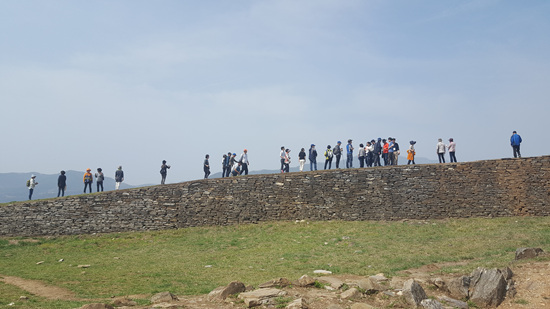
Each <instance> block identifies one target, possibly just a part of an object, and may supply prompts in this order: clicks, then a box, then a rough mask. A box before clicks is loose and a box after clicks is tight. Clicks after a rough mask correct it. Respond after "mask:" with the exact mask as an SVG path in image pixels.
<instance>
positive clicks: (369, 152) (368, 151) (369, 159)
mask: <svg viewBox="0 0 550 309" xmlns="http://www.w3.org/2000/svg"><path fill="white" fill-rule="evenodd" d="M374 157H375V154H374V140H371V141H370V142H367V146H365V165H366V166H367V167H372V165H373V164H374V160H375V159H374ZM378 160H380V158H378ZM379 163H380V162H379Z"/></svg>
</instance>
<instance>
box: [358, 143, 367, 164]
mask: <svg viewBox="0 0 550 309" xmlns="http://www.w3.org/2000/svg"><path fill="white" fill-rule="evenodd" d="M357 159H359V167H365V145H363V144H359V151H357Z"/></svg>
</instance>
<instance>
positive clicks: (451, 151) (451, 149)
mask: <svg viewBox="0 0 550 309" xmlns="http://www.w3.org/2000/svg"><path fill="white" fill-rule="evenodd" d="M447 149H448V150H449V158H450V159H451V163H453V162H455V163H456V155H455V151H456V143H455V141H454V139H453V138H449V145H447Z"/></svg>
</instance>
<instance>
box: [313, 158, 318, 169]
mask: <svg viewBox="0 0 550 309" xmlns="http://www.w3.org/2000/svg"><path fill="white" fill-rule="evenodd" d="M313 166H315V170H317V160H315V161H313Z"/></svg>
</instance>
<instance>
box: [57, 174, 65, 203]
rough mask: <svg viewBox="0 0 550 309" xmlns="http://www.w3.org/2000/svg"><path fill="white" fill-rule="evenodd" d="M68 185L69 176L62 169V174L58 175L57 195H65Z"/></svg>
mask: <svg viewBox="0 0 550 309" xmlns="http://www.w3.org/2000/svg"><path fill="white" fill-rule="evenodd" d="M66 187H67V176H65V171H61V175H59V177H57V197H59V195H60V194H61V196H65V188H66Z"/></svg>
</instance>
